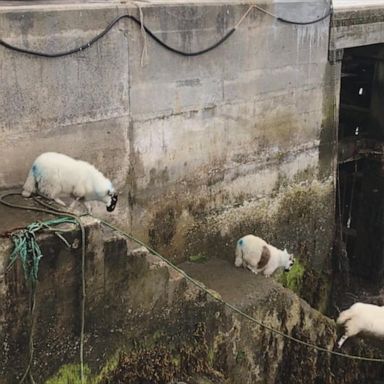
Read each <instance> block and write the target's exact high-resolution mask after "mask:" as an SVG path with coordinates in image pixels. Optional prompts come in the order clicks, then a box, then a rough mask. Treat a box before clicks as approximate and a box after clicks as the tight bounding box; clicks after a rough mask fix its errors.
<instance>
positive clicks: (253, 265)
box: [235, 235, 295, 276]
mask: <svg viewBox="0 0 384 384" xmlns="http://www.w3.org/2000/svg"><path fill="white" fill-rule="evenodd" d="M294 261H295V259H294V258H293V255H290V254H289V253H288V252H287V250H286V249H284V251H281V250H280V249H277V248H275V247H274V246H273V245H270V244H268V243H267V242H266V241H264V240H263V239H261V238H260V237H257V236H254V235H246V236H244V237H242V238H241V239H239V240H238V242H237V245H236V259H235V266H236V267H241V266H243V267H244V268H248V269H250V270H251V271H252V272H254V273H256V274H257V273H258V272H263V274H264V275H265V276H270V275H271V274H272V273H273V272H274V271H275V270H276V269H277V268H279V267H284V270H285V271H289V270H290V269H291V268H292V266H293V263H294Z"/></svg>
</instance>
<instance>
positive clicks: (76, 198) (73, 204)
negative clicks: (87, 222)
mask: <svg viewBox="0 0 384 384" xmlns="http://www.w3.org/2000/svg"><path fill="white" fill-rule="evenodd" d="M80 199H81V197H80V196H77V197H75V199H74V200H73V201H72V203H71V204H70V206H69V207H68V208H69V210H72V209H73V208H74V207H75V204H76V203H77V202H78V201H79V200H80Z"/></svg>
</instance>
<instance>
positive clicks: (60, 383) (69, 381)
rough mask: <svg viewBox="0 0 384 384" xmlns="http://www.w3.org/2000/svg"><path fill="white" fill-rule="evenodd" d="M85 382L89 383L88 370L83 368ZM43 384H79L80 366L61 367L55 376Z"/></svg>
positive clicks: (85, 367)
mask: <svg viewBox="0 0 384 384" xmlns="http://www.w3.org/2000/svg"><path fill="white" fill-rule="evenodd" d="M84 376H85V382H86V383H90V370H89V368H88V367H87V366H84ZM45 384H81V376H80V365H78V364H68V365H64V366H62V367H61V368H60V369H59V371H58V372H57V374H56V375H55V376H53V377H51V378H50V379H48V380H47V381H46V382H45Z"/></svg>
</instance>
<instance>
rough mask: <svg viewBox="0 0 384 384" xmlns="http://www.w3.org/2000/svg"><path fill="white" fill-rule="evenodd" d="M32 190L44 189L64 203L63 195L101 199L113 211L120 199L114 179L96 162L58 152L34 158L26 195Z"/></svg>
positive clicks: (40, 191) (41, 192)
mask: <svg viewBox="0 0 384 384" xmlns="http://www.w3.org/2000/svg"><path fill="white" fill-rule="evenodd" d="M32 193H40V194H41V195H43V196H45V197H47V198H49V199H53V200H55V201H56V202H57V203H58V204H60V205H63V206H65V203H64V202H63V201H62V200H61V199H60V197H63V196H73V197H74V198H76V200H79V199H81V198H84V200H85V201H91V200H98V201H102V202H104V203H105V204H106V207H107V211H109V212H111V211H113V210H114V209H115V206H116V203H117V194H116V192H115V189H114V188H113V186H112V183H111V182H110V180H108V179H107V178H106V177H104V175H103V174H102V173H101V172H100V171H98V170H97V169H96V168H95V167H94V166H93V165H91V164H89V163H87V162H86V161H82V160H75V159H72V158H71V157H69V156H67V155H63V154H61V153H56V152H45V153H42V154H41V155H40V156H38V157H37V158H36V160H35V161H34V162H33V164H32V167H31V169H30V171H29V173H28V176H27V180H26V181H25V183H24V186H23V191H22V195H23V196H24V197H29V196H31V194H32Z"/></svg>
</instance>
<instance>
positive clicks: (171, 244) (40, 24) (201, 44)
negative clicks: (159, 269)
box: [0, 1, 339, 260]
mask: <svg viewBox="0 0 384 384" xmlns="http://www.w3.org/2000/svg"><path fill="white" fill-rule="evenodd" d="M258 5H260V6H262V7H264V8H266V9H268V10H269V11H271V12H275V13H276V14H278V15H279V16H282V17H285V18H287V19H291V20H298V21H306V20H312V19H313V18H318V17H320V16H322V15H323V14H324V13H325V11H326V6H327V4H326V3H325V2H323V1H297V2H287V1H274V2H272V1H265V2H262V3H259V4H258ZM142 8H143V13H144V20H145V23H146V25H147V26H148V27H149V28H150V29H151V30H153V31H154V33H155V34H156V35H157V36H158V37H160V38H161V39H162V40H163V41H165V42H166V43H167V44H169V45H171V46H173V47H176V48H178V49H182V50H185V51H187V52H191V51H196V50H199V49H203V48H206V47H207V46H209V45H211V44H213V43H214V42H216V41H217V40H218V39H220V38H221V37H222V36H223V35H224V34H225V33H226V32H227V31H228V30H229V29H230V28H232V27H233V26H234V25H235V24H236V23H237V22H238V21H239V20H240V18H241V16H242V15H244V13H245V12H246V10H247V9H248V4H238V3H237V2H225V3H223V2H209V3H206V2H204V3H203V2H201V3H200V2H199V3H198V4H194V3H190V2H189V3H187V4H182V3H180V2H177V3H174V2H173V3H172V2H164V3H159V2H157V3H156V4H155V3H149V4H144V3H143V4H142ZM126 12H129V13H131V14H134V15H136V16H138V10H137V8H136V7H135V6H133V5H132V4H120V3H119V2H113V3H107V2H97V3H95V4H93V3H87V4H73V3H72V4H71V2H65V3H62V4H59V3H58V2H55V1H53V2H48V3H45V5H44V6H41V5H39V4H38V3H36V4H34V5H26V6H19V7H17V6H9V4H8V5H7V6H6V5H4V6H3V7H1V4H0V34H1V36H2V39H4V40H5V41H8V42H10V43H13V44H16V45H19V46H24V47H27V48H30V49H39V50H43V51H51V52H52V51H59V50H64V49H67V48H72V47H74V46H76V45H78V44H80V43H83V42H84V41H87V40H88V39H90V38H91V37H93V36H95V35H96V34H97V33H98V32H100V31H101V30H102V29H103V28H104V27H105V26H106V25H107V23H108V22H109V21H110V20H112V19H113V18H114V17H116V16H117V15H121V14H123V13H126ZM328 31H329V19H326V20H324V21H322V22H319V23H316V24H312V25H307V26H297V25H288V24H284V23H280V22H278V21H277V20H275V19H274V18H272V17H270V16H269V15H266V14H264V13H261V12H259V11H258V10H256V9H253V10H252V11H251V13H250V14H249V15H248V17H247V18H246V19H245V20H244V21H243V23H242V24H241V25H240V26H239V28H238V29H237V31H236V32H235V33H234V34H233V35H232V36H231V37H230V39H228V40H227V41H226V42H225V43H224V44H223V45H221V46H220V47H218V48H217V49H215V50H214V51H212V52H209V53H207V54H205V55H203V56H198V57H193V58H186V57H181V56H177V55H174V54H172V53H170V52H168V51H166V50H164V49H163V48H162V47H160V46H158V45H157V44H156V43H154V42H153V41H152V40H151V39H148V40H147V48H148V52H149V57H148V59H147V60H146V61H145V63H144V65H143V66H142V65H141V54H142V48H143V45H142V36H141V33H140V30H139V29H138V28H137V26H136V25H134V24H132V23H131V22H130V21H128V20H123V21H120V22H119V24H118V25H116V26H115V27H114V28H113V29H112V30H111V31H110V33H109V34H108V35H106V36H105V37H104V38H103V39H102V40H100V41H99V42H98V43H97V44H95V45H94V46H93V47H91V48H90V49H89V50H86V51H84V52H82V53H80V54H75V55H72V56H69V57H66V58H62V59H54V60H48V59H44V58H36V57H31V56H26V55H21V54H18V53H15V52H12V51H8V50H6V49H4V48H1V49H0V63H1V68H0V82H1V84H2V86H1V91H0V105H1V115H0V132H1V138H2V140H1V141H0V152H1V153H2V155H3V156H2V158H3V166H2V167H1V169H0V188H6V187H10V186H20V185H21V184H22V182H23V181H24V178H25V175H26V173H27V170H28V168H29V166H30V164H31V161H32V160H33V158H34V157H35V156H36V155H38V154H39V153H40V152H42V151H46V150H55V151H61V152H65V153H67V154H69V155H72V156H75V157H80V158H83V159H85V160H88V161H90V162H92V163H94V164H95V165H96V166H97V167H98V168H100V169H101V170H102V171H103V172H104V173H105V174H107V175H108V176H109V177H110V178H111V179H112V180H113V182H114V183H115V184H116V186H117V188H118V190H119V191H120V193H121V197H120V200H119V204H118V207H117V210H116V212H114V213H113V214H112V215H111V216H109V218H110V219H112V220H114V221H115V222H118V223H119V224H120V225H121V226H123V227H124V228H126V229H129V230H130V231H131V232H133V233H135V234H136V235H137V236H138V237H140V238H141V239H143V240H148V241H149V242H150V243H151V244H152V245H154V246H156V247H157V248H158V249H159V250H161V251H162V252H164V253H166V254H167V255H168V256H170V257H172V258H173V259H177V258H178V259H180V260H181V259H185V258H186V257H188V256H190V255H193V254H195V253H198V252H201V249H200V248H199V247H192V245H191V243H188V241H189V240H188V238H190V237H191V236H192V237H193V232H194V231H195V229H196V228H198V227H200V226H203V224H204V220H205V219H204V218H205V217H207V216H209V217H212V216H213V215H214V214H215V212H216V213H217V212H222V211H223V210H225V209H227V208H228V209H230V210H231V212H232V211H234V208H236V207H241V206H242V204H243V203H244V204H245V205H244V206H245V207H246V206H247V203H251V204H253V201H254V200H255V199H256V200H258V199H260V198H263V199H266V200H267V203H268V205H270V206H273V205H274V204H275V202H274V196H275V195H276V194H279V195H281V194H284V193H285V191H286V188H287V186H288V185H296V184H297V183H298V180H300V182H301V181H303V180H304V181H305V179H306V176H305V175H309V176H308V180H307V181H308V183H312V181H313V180H315V181H316V180H319V181H320V183H323V184H324V188H326V189H329V191H331V190H332V188H333V187H332V185H333V175H334V174H335V167H334V159H335V132H336V117H335V116H336V112H335V111H337V108H335V105H336V104H337V99H338V97H337V96H338V85H339V83H338V80H337V79H338V77H337V74H338V70H339V65H338V64H336V65H331V64H329V63H328V62H327V54H328V38H329V36H328ZM20 159H22V161H20ZM330 193H331V192H330ZM319 204H320V205H322V204H323V202H319ZM317 212H318V211H317V209H315V207H314V210H313V211H312V213H311V217H312V216H313V217H314V216H316V215H317ZM96 213H97V214H100V215H101V214H105V210H99V211H98V210H96ZM322 213H323V215H324V216H325V217H327V218H331V217H333V204H330V205H329V206H324V210H323V211H322ZM263 215H264V213H263ZM231 217H236V215H235V214H234V215H232V216H231ZM261 220H264V216H261V214H259V213H258V211H257V210H255V211H254V221H255V223H257V222H260V221H261ZM281 224H282V226H283V227H282V228H280V229H281V230H282V231H284V230H287V233H288V232H289V228H290V227H291V225H292V221H291V222H290V223H289V224H288V223H281ZM296 224H297V222H296ZM228 225H229V226H230V227H234V223H232V224H231V223H228ZM240 225H241V223H240ZM244 227H245V228H247V229H250V230H252V222H251V221H250V222H248V223H246V224H245V225H244ZM240 228H241V227H239V231H238V232H239V233H240ZM274 229H275V228H273V230H274ZM191 232H192V235H190V233H191ZM209 233H210V232H209V231H208V232H207V237H208V235H209ZM266 235H268V237H269V239H272V238H275V237H276V234H274V233H273V232H271V233H269V234H266ZM295 236H296V235H295V234H291V236H289V238H290V242H291V244H292V245H293V247H294V249H295V250H296V249H298V248H299V243H298V240H297V239H296V238H295ZM287 237H288V236H287ZM231 240H232V241H234V240H235V236H233V237H232V239H231ZM221 241H222V240H221ZM322 244H325V245H327V246H328V249H329V248H330V246H331V239H330V238H329V237H324V238H322ZM322 247H323V245H322ZM325 248H326V247H325ZM185 250H187V251H185ZM315 253H316V254H317V255H319V254H320V249H317V250H316V252H315ZM326 253H327V252H326ZM228 254H229V253H228ZM216 256H218V255H216ZM299 256H300V255H299ZM326 256H327V255H326V254H323V253H321V260H324V259H326ZM303 257H306V256H303Z"/></svg>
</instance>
